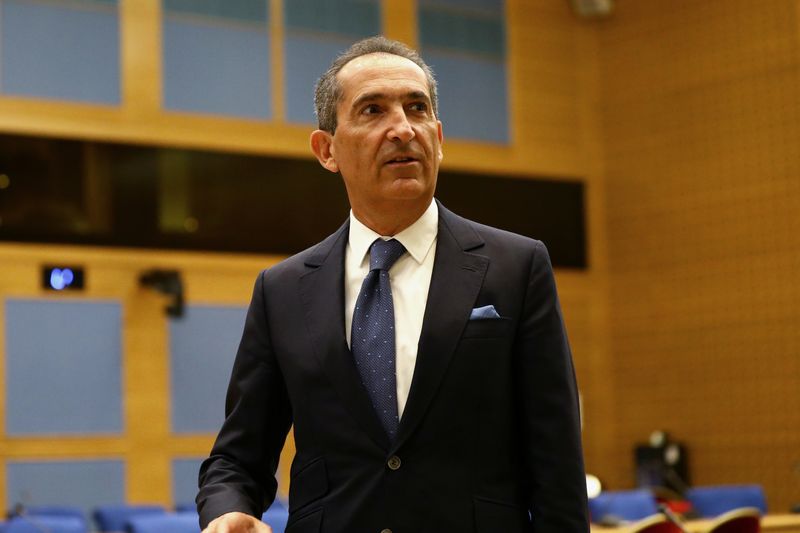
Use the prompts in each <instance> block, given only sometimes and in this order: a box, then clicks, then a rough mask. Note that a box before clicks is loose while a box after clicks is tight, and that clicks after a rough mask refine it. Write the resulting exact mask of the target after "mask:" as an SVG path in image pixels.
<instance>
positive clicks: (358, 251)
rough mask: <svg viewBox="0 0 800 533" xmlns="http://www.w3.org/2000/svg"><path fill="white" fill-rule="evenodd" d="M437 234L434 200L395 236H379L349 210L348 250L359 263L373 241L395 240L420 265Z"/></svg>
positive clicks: (436, 210)
mask: <svg viewBox="0 0 800 533" xmlns="http://www.w3.org/2000/svg"><path fill="white" fill-rule="evenodd" d="M438 232H439V207H438V206H437V205H436V202H435V201H434V200H431V204H430V205H429V206H428V209H426V210H425V212H424V213H422V216H420V217H419V218H418V219H417V220H416V221H415V222H414V223H413V224H411V225H410V226H409V227H407V228H406V229H404V230H403V231H401V232H400V233H398V234H397V235H390V236H385V235H379V234H377V233H375V232H374V231H372V230H371V229H369V228H368V227H367V226H365V225H364V224H362V223H361V221H360V220H358V219H357V218H356V217H355V215H353V210H352V209H351V210H350V235H349V242H350V250H351V251H352V253H353V254H354V255H355V257H358V258H359V259H360V260H361V261H363V260H364V258H365V256H366V255H367V252H369V247H370V246H371V245H372V243H373V242H375V239H379V238H383V239H392V238H394V239H397V240H398V241H400V243H401V244H402V245H403V246H404V247H405V249H406V250H407V251H408V253H409V255H410V256H411V257H413V258H414V260H415V261H416V262H417V263H420V264H421V263H422V261H423V260H424V259H425V256H427V255H428V252H429V251H430V249H431V246H432V245H433V241H435V240H436V235H437V234H438ZM361 261H360V262H361Z"/></svg>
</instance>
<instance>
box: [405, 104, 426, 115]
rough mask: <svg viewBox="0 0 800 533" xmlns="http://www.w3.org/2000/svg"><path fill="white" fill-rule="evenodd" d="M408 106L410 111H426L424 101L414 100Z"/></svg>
mask: <svg viewBox="0 0 800 533" xmlns="http://www.w3.org/2000/svg"><path fill="white" fill-rule="evenodd" d="M408 107H409V109H411V111H418V112H420V113H426V112H427V111H428V104H427V103H425V102H414V103H413V104H411V105H410V106H408Z"/></svg>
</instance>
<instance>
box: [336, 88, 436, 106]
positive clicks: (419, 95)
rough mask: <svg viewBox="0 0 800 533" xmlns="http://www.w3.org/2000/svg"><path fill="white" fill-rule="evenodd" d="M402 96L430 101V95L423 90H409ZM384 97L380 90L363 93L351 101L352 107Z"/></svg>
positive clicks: (384, 94)
mask: <svg viewBox="0 0 800 533" xmlns="http://www.w3.org/2000/svg"><path fill="white" fill-rule="evenodd" d="M403 96H404V98H410V99H413V100H418V99H422V100H425V101H426V102H430V97H429V96H428V94H427V93H425V92H423V91H409V92H407V93H406V94H405V95H403ZM384 98H386V93H380V92H372V93H364V94H362V95H361V96H359V97H358V98H356V99H355V100H354V101H353V106H352V107H354V108H357V107H361V104H364V103H365V102H374V101H375V100H382V99H384Z"/></svg>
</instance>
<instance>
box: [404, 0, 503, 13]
mask: <svg viewBox="0 0 800 533" xmlns="http://www.w3.org/2000/svg"><path fill="white" fill-rule="evenodd" d="M504 4H505V0H417V5H419V6H420V7H428V6H433V7H442V6H450V7H455V8H458V9H464V10H466V9H468V10H471V11H477V12H482V13H487V14H496V13H502V11H503V6H504Z"/></svg>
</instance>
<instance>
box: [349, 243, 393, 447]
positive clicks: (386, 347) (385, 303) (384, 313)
mask: <svg viewBox="0 0 800 533" xmlns="http://www.w3.org/2000/svg"><path fill="white" fill-rule="evenodd" d="M405 251H406V249H405V248H404V247H403V245H402V244H401V243H400V242H399V241H396V240H394V239H392V240H389V241H384V240H383V239H376V240H375V242H373V243H372V246H370V251H369V273H368V274H367V276H366V277H365V278H364V283H363V284H362V285H361V292H359V293H358V299H357V300H356V308H355V310H354V311H353V329H352V330H351V333H350V346H351V350H352V352H353V357H354V358H355V360H356V367H357V368H358V372H359V374H360V375H361V383H363V384H364V387H365V388H366V389H367V392H368V393H369V397H370V399H371V400H372V406H373V407H374V408H375V412H376V413H377V414H378V418H379V419H380V421H381V423H382V424H383V427H384V429H385V430H386V433H387V434H388V435H389V438H390V439H392V440H394V437H395V435H396V434H397V426H398V423H399V417H398V414H397V380H396V376H395V342H394V302H393V300H392V287H391V285H390V284H389V269H390V268H392V265H393V264H394V263H395V261H397V260H398V259H399V258H400V256H402V255H403V254H404V253H405Z"/></svg>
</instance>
